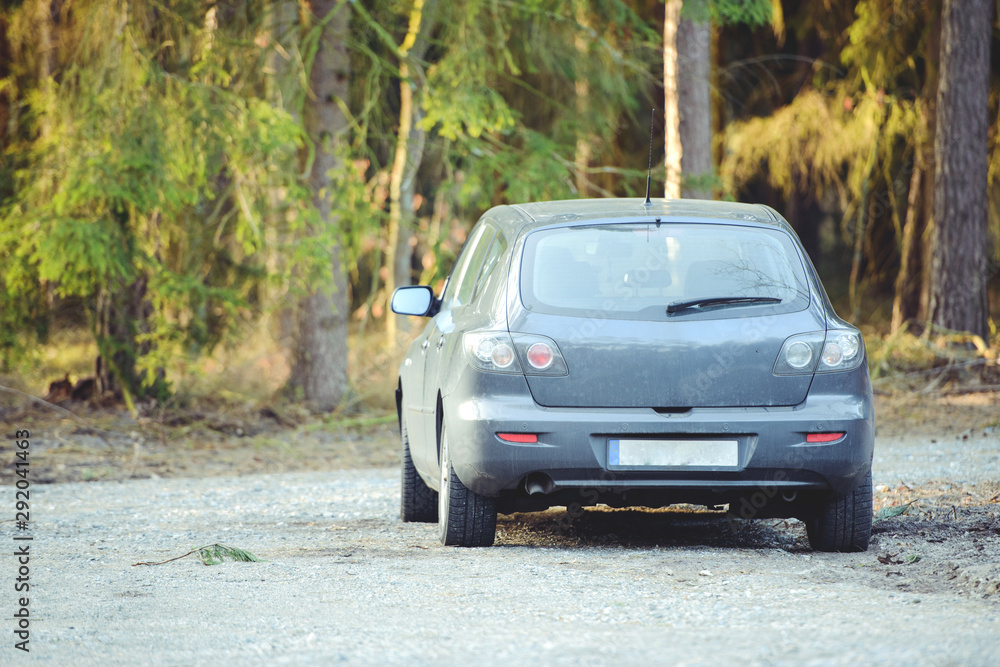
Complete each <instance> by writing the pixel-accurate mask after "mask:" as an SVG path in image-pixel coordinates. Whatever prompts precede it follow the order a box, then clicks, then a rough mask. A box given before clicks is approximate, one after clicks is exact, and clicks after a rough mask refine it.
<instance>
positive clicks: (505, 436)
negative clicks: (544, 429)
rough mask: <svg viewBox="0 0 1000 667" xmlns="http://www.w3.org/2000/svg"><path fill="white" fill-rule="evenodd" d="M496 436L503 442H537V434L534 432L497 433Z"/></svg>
mask: <svg viewBox="0 0 1000 667" xmlns="http://www.w3.org/2000/svg"><path fill="white" fill-rule="evenodd" d="M497 437H498V438H500V439H501V440H503V441H504V442H527V443H533V442H538V435H537V434H535V433H497Z"/></svg>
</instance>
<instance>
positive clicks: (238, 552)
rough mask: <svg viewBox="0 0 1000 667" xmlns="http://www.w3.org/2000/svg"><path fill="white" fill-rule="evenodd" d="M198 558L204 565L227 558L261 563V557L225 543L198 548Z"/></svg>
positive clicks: (241, 561)
mask: <svg viewBox="0 0 1000 667" xmlns="http://www.w3.org/2000/svg"><path fill="white" fill-rule="evenodd" d="M198 560H200V561H201V562H202V563H203V564H204V565H218V564H220V563H224V562H226V561H227V560H231V561H235V562H237V563H259V562H260V559H259V558H257V557H256V556H254V555H253V554H252V553H250V552H249V551H246V550H244V549H240V548H239V547H229V546H226V545H225V544H210V545H208V546H205V547H201V548H200V549H198Z"/></svg>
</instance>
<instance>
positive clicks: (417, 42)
mask: <svg viewBox="0 0 1000 667" xmlns="http://www.w3.org/2000/svg"><path fill="white" fill-rule="evenodd" d="M433 5H434V0H416V2H414V4H413V8H412V9H411V10H410V23H409V29H408V31H407V33H406V37H405V38H404V39H403V43H402V45H401V46H400V47H399V101H400V103H399V132H398V133H397V136H396V153H395V157H394V159H393V164H392V170H391V171H390V173H389V230H388V232H389V233H388V236H389V239H388V243H387V244H386V252H385V271H386V276H385V293H386V299H387V300H388V299H391V298H392V293H393V292H394V291H395V289H396V287H397V286H400V285H409V284H410V264H411V260H412V249H411V247H410V239H411V238H412V236H413V215H414V212H413V195H414V192H415V189H416V176H417V169H419V167H420V162H421V160H422V159H423V153H424V137H425V132H424V130H423V129H422V128H421V127H420V121H421V120H422V119H423V111H422V110H421V108H420V104H419V103H418V102H417V103H415V101H414V100H419V96H420V91H421V89H422V88H423V80H424V73H423V69H422V66H421V65H420V59H422V58H423V56H424V53H426V51H427V46H428V42H427V39H426V34H427V31H428V30H429V28H430V26H431V25H432V23H433V16H432V12H433V9H434V7H433ZM387 306H388V304H387ZM407 322H408V320H407V319H406V317H405V316H402V315H400V316H396V315H393V313H392V311H391V310H390V309H389V308H388V307H387V308H386V319H385V342H386V346H387V347H390V348H391V347H393V346H394V345H395V344H396V331H397V329H401V330H405V329H406V326H407Z"/></svg>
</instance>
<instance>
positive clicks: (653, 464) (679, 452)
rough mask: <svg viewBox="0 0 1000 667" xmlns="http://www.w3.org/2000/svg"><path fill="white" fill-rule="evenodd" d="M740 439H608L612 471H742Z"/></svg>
mask: <svg viewBox="0 0 1000 667" xmlns="http://www.w3.org/2000/svg"><path fill="white" fill-rule="evenodd" d="M739 467H740V445H739V441H738V440H707V439H705V440H700V439H686V440H682V439H639V438H612V439H609V440H608V468H609V469H611V470H739Z"/></svg>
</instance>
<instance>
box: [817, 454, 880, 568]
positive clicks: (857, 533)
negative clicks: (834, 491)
mask: <svg viewBox="0 0 1000 667" xmlns="http://www.w3.org/2000/svg"><path fill="white" fill-rule="evenodd" d="M806 532H807V533H808V535H809V544H810V545H811V546H812V548H813V549H815V550H816V551H841V552H847V551H866V550H867V549H868V541H869V539H870V538H871V533H872V474H871V471H869V472H868V476H867V477H865V481H864V482H862V483H861V486H859V487H858V488H856V489H855V490H854V491H852V492H851V493H848V494H847V495H846V496H839V497H833V498H828V499H827V500H825V501H822V502H820V503H818V504H817V505H816V507H815V508H814V510H813V512H812V514H811V516H810V517H809V518H808V520H807V521H806Z"/></svg>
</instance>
